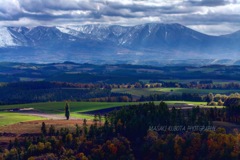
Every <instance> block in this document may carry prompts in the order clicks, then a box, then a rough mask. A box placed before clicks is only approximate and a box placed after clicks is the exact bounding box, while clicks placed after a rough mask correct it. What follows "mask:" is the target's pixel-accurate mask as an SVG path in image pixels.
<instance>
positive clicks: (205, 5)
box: [0, 0, 240, 34]
mask: <svg viewBox="0 0 240 160" xmlns="http://www.w3.org/2000/svg"><path fill="white" fill-rule="evenodd" d="M238 17H240V0H121V1H119V0H0V25H71V24H78V23H81V24H89V23H107V24H122V25H135V24H140V23H147V22H161V23H182V24H183V25H188V26H194V27H195V28H196V27H197V26H196V25H199V26H200V25H201V26H205V27H202V28H200V30H202V31H203V32H208V30H207V28H208V26H210V25H212V26H213V25H214V26H215V25H219V24H221V25H222V23H225V24H228V25H230V24H231V23H232V24H234V25H235V26H239V29H240V20H239V18H238ZM203 28H204V29H203ZM222 28H228V27H222ZM221 32H222V31H221ZM229 32H231V29H229ZM219 34H220V33H219Z"/></svg>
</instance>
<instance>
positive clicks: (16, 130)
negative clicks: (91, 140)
mask: <svg viewBox="0 0 240 160" xmlns="http://www.w3.org/2000/svg"><path fill="white" fill-rule="evenodd" d="M42 122H45V124H46V128H47V131H48V129H49V127H50V126H51V125H53V126H54V127H55V128H56V130H58V129H60V128H69V129H70V131H72V132H74V131H75V129H76V126H75V125H76V124H78V125H79V126H82V124H83V120H82V119H71V120H62V119H59V120H37V121H28V122H20V123H17V124H12V125H7V126H2V127H0V146H2V147H6V145H7V144H8V142H9V141H10V140H12V141H13V140H14V139H15V138H18V139H20V140H21V139H22V138H24V137H26V136H34V135H39V134H40V133H41V126H42ZM91 124H93V121H90V120H87V125H91Z"/></svg>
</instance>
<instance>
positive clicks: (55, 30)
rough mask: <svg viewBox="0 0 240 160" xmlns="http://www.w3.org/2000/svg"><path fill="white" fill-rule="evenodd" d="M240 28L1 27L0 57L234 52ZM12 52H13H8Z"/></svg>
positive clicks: (79, 57) (142, 56)
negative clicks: (214, 31)
mask: <svg viewBox="0 0 240 160" xmlns="http://www.w3.org/2000/svg"><path fill="white" fill-rule="evenodd" d="M239 40H240V31H238V32H235V33H232V34H228V35H224V36H210V35H206V34H203V33H200V32H198V31H195V30H192V29H190V28H188V27H185V26H183V25H181V24H178V23H172V24H164V23H146V24H140V25H136V26H120V25H105V24H92V25H91V24H90V25H74V26H52V27H45V26H37V27H32V28H28V27H0V52H1V58H2V57H3V58H2V59H3V60H5V61H6V60H11V61H12V60H17V61H19V60H26V59H28V58H29V59H32V60H34V59H39V58H40V59H44V58H46V57H47V58H48V59H49V60H51V59H54V61H55V59H56V60H61V61H69V60H81V61H83V62H89V61H92V60H93V61H98V60H99V59H101V60H105V59H108V60H111V59H119V60H134V61H141V59H144V60H155V59H157V60H160V59H169V58H173V57H174V58H176V59H181V58H202V57H204V56H205V57H206V58H212V59H216V58H218V57H219V56H220V57H222V58H228V55H229V54H231V55H232V58H234V57H238V56H239V55H238V54H239V51H240V46H239V44H238V42H239ZM11 55H13V56H11Z"/></svg>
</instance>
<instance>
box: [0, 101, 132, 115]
mask: <svg viewBox="0 0 240 160" xmlns="http://www.w3.org/2000/svg"><path fill="white" fill-rule="evenodd" d="M134 103H136V102H70V103H69V105H70V111H71V112H88V111H94V110H99V109H105V108H111V107H116V106H124V105H129V104H134ZM65 104H66V103H65V102H47V103H30V104H17V105H6V106H0V109H13V108H34V109H35V110H38V111H41V112H44V113H54V114H60V113H63V112H64V107H65Z"/></svg>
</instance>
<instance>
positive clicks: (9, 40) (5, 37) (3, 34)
mask: <svg viewBox="0 0 240 160" xmlns="http://www.w3.org/2000/svg"><path fill="white" fill-rule="evenodd" d="M19 45H20V44H18V43H17V42H16V41H15V38H14V37H13V35H12V33H11V32H10V31H9V30H8V28H7V27H0V47H12V46H19Z"/></svg>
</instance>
